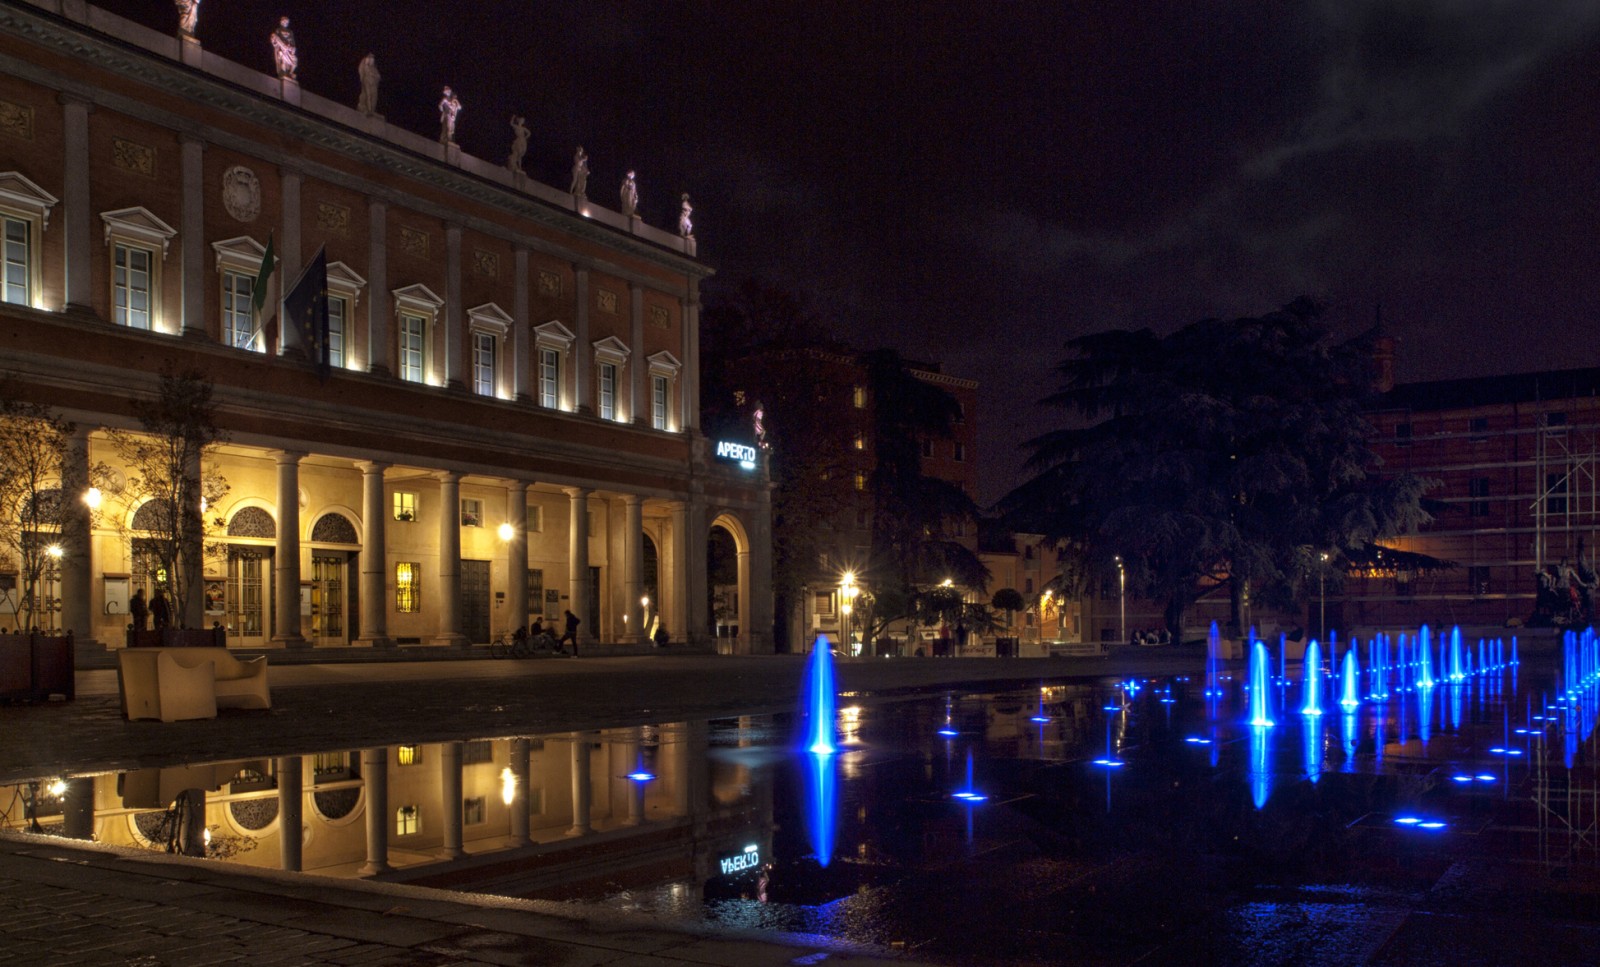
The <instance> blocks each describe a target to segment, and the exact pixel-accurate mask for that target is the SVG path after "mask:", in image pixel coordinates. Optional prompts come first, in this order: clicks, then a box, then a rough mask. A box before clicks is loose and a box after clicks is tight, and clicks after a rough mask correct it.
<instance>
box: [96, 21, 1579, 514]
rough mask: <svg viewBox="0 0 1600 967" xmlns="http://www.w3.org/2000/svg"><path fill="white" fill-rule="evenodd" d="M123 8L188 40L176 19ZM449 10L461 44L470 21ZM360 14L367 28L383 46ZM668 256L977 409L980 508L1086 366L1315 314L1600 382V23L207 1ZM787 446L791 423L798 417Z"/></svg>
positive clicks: (230, 48) (1410, 341)
mask: <svg viewBox="0 0 1600 967" xmlns="http://www.w3.org/2000/svg"><path fill="white" fill-rule="evenodd" d="M100 5H101V6H104V7H107V8H109V9H111V10H114V11H116V12H118V13H121V14H123V15H125V16H129V17H131V18H133V19H135V20H138V21H140V22H141V23H144V24H146V25H148V26H151V27H155V28H158V29H160V30H162V31H163V32H167V31H171V30H172V29H174V27H175V24H176V13H175V11H174V9H173V7H172V4H171V3H168V2H165V0H102V2H101V3H100ZM447 11H448V13H447ZM356 12H359V15H357V13H356ZM279 14H287V15H288V16H290V17H291V18H293V28H294V30H295V33H296V35H297V40H298V44H299V50H300V80H301V83H302V85H303V86H304V87H305V88H306V89H307V90H310V91H313V92H315V93H317V94H321V95H323V96H326V97H330V98H335V99H340V100H343V101H346V102H348V103H350V104H352V105H353V104H354V103H355V99H356V94H357V90H358V88H357V83H356V63H357V61H358V60H359V59H360V57H361V55H362V54H364V53H365V52H366V51H368V50H372V51H374V52H375V53H376V55H377V60H378V66H379V69H380V70H381V71H382V72H383V78H384V79H383V85H382V88H381V92H380V97H379V109H380V111H381V112H382V113H384V114H386V115H387V116H388V118H389V120H390V121H391V122H393V123H396V124H399V125H402V126H404V127H406V128H409V129H411V130H414V131H417V132H419V133H422V134H426V135H428V136H430V137H431V136H434V135H436V134H437V132H438V122H437V114H436V110H435V105H436V104H437V102H438V99H439V89H440V87H441V86H442V85H444V84H450V85H452V86H453V87H454V88H455V90H456V92H457V94H458V95H459V96H460V97H461V99H462V101H463V103H464V105H465V110H464V112H463V114H462V117H461V121H460V127H459V129H458V136H457V140H458V141H460V143H461V144H462V146H463V148H464V150H466V151H467V152H468V153H470V154H474V155H478V156H480V157H485V158H490V159H494V160H503V159H504V157H505V155H506V151H507V148H508V145H509V143H510V137H511V135H510V130H509V128H508V126H507V119H508V116H509V115H510V114H511V113H513V112H516V113H521V114H524V115H526V116H527V119H528V125H529V127H530V128H532V130H533V138H532V140H531V142H530V145H529V150H528V156H527V161H526V167H527V170H528V172H529V174H530V175H531V176H533V177H535V178H538V179H539V180H542V181H545V182H547V183H549V184H553V185H558V186H562V187H565V185H566V184H567V180H568V170H569V167H570V164H571V158H572V151H573V148H574V146H575V145H577V144H579V143H581V144H583V145H584V146H585V148H586V149H587V150H588V152H589V156H590V165H591V167H592V168H593V171H594V174H593V175H592V176H591V178H590V181H589V194H590V197H591V198H593V199H595V200H596V201H598V202H600V203H602V204H605V205H608V206H610V207H615V206H616V203H617V202H616V186H617V185H618V184H619V183H620V182H621V179H622V175H623V173H624V172H625V171H626V169H628V168H634V169H636V170H637V171H638V180H639V186H640V192H641V196H642V204H641V206H640V207H641V211H642V213H643V215H644V217H645V220H646V221H647V222H649V223H651V224H654V225H658V226H661V227H665V228H671V227H672V226H673V225H674V224H675V221H676V211H677V197H678V195H679V193H680V192H684V191H687V192H689V193H690V194H691V195H692V196H693V198H694V205H695V226H696V235H697V237H698V239H699V242H700V249H699V250H700V255H701V257H702V258H703V259H704V260H706V261H707V262H709V263H710V264H711V265H713V266H714V267H715V268H716V269H717V270H718V275H717V276H716V277H715V278H714V279H713V280H711V281H710V282H709V283H708V284H707V286H706V295H707V299H708V301H709V300H714V299H715V298H717V296H718V294H719V293H725V292H731V291H733V290H734V289H735V288H736V287H737V286H738V284H739V283H740V282H741V281H743V280H744V279H746V278H750V277H758V278H761V279H764V280H768V281H771V282H775V283H778V284H780V285H783V286H786V287H789V288H792V289H795V290H798V291H802V292H805V293H807V294H808V295H809V296H810V298H811V300H812V302H813V304H814V306H815V308H816V309H818V310H819V311H820V312H821V313H822V314H823V315H824V316H825V317H826V318H827V319H829V320H830V321H831V322H832V324H833V325H834V326H835V328H836V329H837V330H838V332H839V333H840V334H841V335H842V336H844V337H845V338H847V339H849V340H850V341H851V342H853V343H854V344H856V345H858V346H860V347H862V348H870V347H873V346H877V345H891V346H894V347H896V348H898V349H900V350H901V351H902V352H903V353H904V354H906V355H908V356H910V357H913V358H920V359H937V360H940V361H941V362H942V363H943V364H944V369H945V371H946V372H949V373H952V374H954V375H958V376H964V377H969V378H972V379H976V380H978V381H980V383H981V384H982V388H981V390H980V394H981V395H980V409H979V415H978V419H979V421H980V427H981V430H982V435H983V438H984V442H983V445H982V447H981V450H980V458H981V459H982V460H983V461H984V465H983V466H984V473H983V476H984V478H985V479H984V482H983V485H982V492H981V493H980V494H979V495H978V496H979V498H980V500H983V501H988V500H992V499H994V498H996V497H998V496H1000V494H1002V493H1003V492H1004V491H1005V490H1007V489H1008V488H1009V487H1010V486H1011V485H1012V484H1013V483H1015V482H1017V479H1018V478H1017V477H1016V471H1017V467H1018V465H1019V463H1020V451H1019V450H1018V449H1017V445H1018V443H1019V442H1020V441H1022V440H1023V439H1026V438H1027V437H1029V436H1031V435H1033V434H1034V433H1037V432H1040V431H1041V430H1043V429H1046V428H1048V427H1049V426H1050V419H1051V417H1050V416H1049V415H1048V414H1046V413H1044V412H1043V411H1041V410H1040V409H1038V408H1037V407H1036V406H1035V405H1034V403H1035V401H1036V400H1037V399H1039V398H1040V397H1041V396H1043V395H1044V394H1045V393H1046V392H1048V391H1049V390H1050V389H1051V388H1052V384H1051V380H1050V375H1049V369H1050V367H1051V366H1052V365H1053V364H1054V363H1055V362H1057V361H1059V359H1060V358H1061V356H1062V348H1061V347H1062V345H1063V343H1064V342H1065V341H1066V340H1067V339H1069V338H1071V337H1072V336H1075V335H1079V334H1082V333H1085V332H1092V331H1096V330H1099V329H1105V328H1111V327H1124V326H1127V327H1140V326H1151V327H1154V328H1156V329H1158V330H1161V331H1165V330H1169V329H1172V328H1175V327H1176V326H1178V325H1181V324H1184V323H1188V322H1192V321H1194V320H1196V319H1199V318H1202V317H1205V316H1211V315H1223V316H1233V315H1252V314H1259V313H1261V312H1264V311H1267V310H1270V309H1272V308H1275V307H1276V306H1278V305H1281V304H1283V303H1286V302H1288V301H1290V300H1291V299H1293V298H1294V297H1296V296H1298V295H1302V294H1304V295H1309V296H1312V297H1313V298H1316V299H1318V300H1319V301H1321V302H1323V303H1324V304H1326V305H1327V306H1329V309H1330V312H1331V314H1332V315H1331V317H1332V318H1333V319H1334V320H1335V321H1336V322H1337V323H1338V328H1339V331H1341V332H1342V333H1354V332H1356V331H1358V330H1359V329H1360V328H1364V327H1365V326H1366V325H1368V324H1370V323H1371V321H1372V319H1373V318H1374V315H1375V312H1376V310H1377V308H1378V307H1379V306H1381V308H1382V316H1383V321H1384V324H1385V326H1386V327H1387V328H1388V330H1389V331H1390V332H1391V333H1392V334H1393V335H1395V336H1397V337H1399V339H1400V341H1401V342H1400V357H1399V361H1398V371H1399V376H1400V378H1401V379H1402V380H1417V379H1433V378H1445V377H1453V376H1471V375H1480V374H1487V373H1496V372H1514V371H1523V370H1533V369H1547V368H1563V367H1570V366H1594V365H1600V286H1597V284H1596V279H1597V274H1600V3H1596V2H1594V0H1485V2H1470V3H1469V2H1454V0H1280V2H1260V3H1253V2H1245V0H1225V2H1215V0H1138V2H1133V3H1129V2H1127V0H1074V2H1064V0H1054V2H1049V3H1031V2H1009V0H1005V2H994V0H986V2H981V3H980V2H972V3H963V4H956V3H948V2H943V3H941V2H932V3H928V2H923V3H902V2H896V3H889V2H874V0H857V2H853V3H837V2H811V3H803V4H802V3H759V2H758V3H748V4H733V3H708V2H653V3H645V2H638V3H616V2H578V3H534V2H532V0H517V2H513V0H500V2H479V3H464V2H458V3H444V2H433V0H427V2H425V0H389V2H377V0H347V2H325V0H324V2H308V0H301V2H276V3H267V2H260V0H203V5H202V8H201V19H200V31H199V33H200V37H201V39H202V41H203V42H204V43H205V45H206V47H207V48H208V49H210V50H212V51H214V52H217V53H220V54H222V55H223V56H226V57H228V58H230V59H232V60H237V61H240V62H242V63H245V64H247V65H250V66H253V67H255V68H257V69H259V70H262V71H265V72H270V71H271V70H272V57H271V53H270V48H269V46H268V43H267V35H268V33H269V32H270V31H271V29H272V28H273V27H274V26H276V22H277V16H278V15H279ZM776 417H777V415H776V414H774V418H776Z"/></svg>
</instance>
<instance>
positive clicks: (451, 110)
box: [439, 87, 461, 145]
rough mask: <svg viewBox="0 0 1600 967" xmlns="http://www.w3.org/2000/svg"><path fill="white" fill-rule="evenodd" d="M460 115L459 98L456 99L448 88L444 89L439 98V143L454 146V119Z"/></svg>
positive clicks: (454, 93)
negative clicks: (442, 94)
mask: <svg viewBox="0 0 1600 967" xmlns="http://www.w3.org/2000/svg"><path fill="white" fill-rule="evenodd" d="M460 115H461V98H459V97H456V92H455V91H452V90H451V89H450V88H449V87H446V88H445V89H444V96H443V97H441V98H439V143H440V144H445V145H448V144H454V143H455V140H456V118H457V117H459V116H460Z"/></svg>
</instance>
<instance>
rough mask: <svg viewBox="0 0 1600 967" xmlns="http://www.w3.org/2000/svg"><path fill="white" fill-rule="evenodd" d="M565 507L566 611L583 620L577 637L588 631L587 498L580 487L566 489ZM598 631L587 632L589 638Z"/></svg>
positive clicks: (587, 491) (588, 492)
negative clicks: (567, 514) (566, 513)
mask: <svg viewBox="0 0 1600 967" xmlns="http://www.w3.org/2000/svg"><path fill="white" fill-rule="evenodd" d="M565 489H566V492H567V505H568V510H569V516H570V517H571V518H572V519H571V523H570V524H569V525H568V527H567V538H568V544H567V585H568V586H567V607H568V608H570V609H572V613H573V614H575V615H577V616H578V617H579V618H581V619H583V624H581V625H579V626H578V635H579V637H580V638H581V637H582V636H583V629H585V628H589V495H590V494H591V493H593V491H591V490H588V489H586V488H583V487H567V488H565ZM598 633H599V629H598V628H589V634H590V635H591V636H594V635H597V634H598Z"/></svg>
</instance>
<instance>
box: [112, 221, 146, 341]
mask: <svg viewBox="0 0 1600 967" xmlns="http://www.w3.org/2000/svg"><path fill="white" fill-rule="evenodd" d="M113 259H114V263H113V265H112V280H111V293H112V298H113V300H114V301H115V303H116V304H115V306H113V310H112V311H113V314H114V318H115V321H116V323H117V325H119V326H127V327H129V328H130V329H149V328H150V315H151V312H150V309H151V306H150V296H151V291H150V269H151V261H152V259H153V256H152V255H151V253H150V252H149V251H148V250H146V249H142V248H134V247H133V246H130V245H123V244H121V243H120V242H119V243H118V244H117V245H116V246H115V252H114V254H113Z"/></svg>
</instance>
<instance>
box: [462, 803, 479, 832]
mask: <svg viewBox="0 0 1600 967" xmlns="http://www.w3.org/2000/svg"><path fill="white" fill-rule="evenodd" d="M461 824H462V825H463V826H481V825H483V797H482V796H473V797H471V798H470V799H465V800H463V801H462V803H461Z"/></svg>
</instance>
